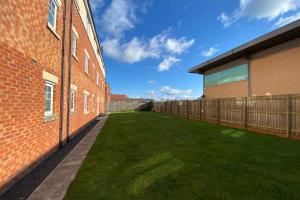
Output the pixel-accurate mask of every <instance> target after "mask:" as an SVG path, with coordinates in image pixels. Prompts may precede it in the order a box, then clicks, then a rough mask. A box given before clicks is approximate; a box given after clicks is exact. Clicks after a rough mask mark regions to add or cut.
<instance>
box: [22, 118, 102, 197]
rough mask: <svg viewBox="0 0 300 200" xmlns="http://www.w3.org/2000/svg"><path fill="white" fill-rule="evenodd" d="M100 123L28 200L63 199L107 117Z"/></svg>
mask: <svg viewBox="0 0 300 200" xmlns="http://www.w3.org/2000/svg"><path fill="white" fill-rule="evenodd" d="M99 119H100V121H99V122H98V123H97V124H96V125H95V126H94V127H93V128H92V130H91V131H90V132H89V133H88V134H87V135H86V136H85V137H84V138H83V139H82V140H81V141H80V143H79V144H78V145H77V146H76V147H75V148H74V149H73V150H72V151H71V152H70V153H69V155H67V156H66V157H65V158H64V159H63V160H62V162H61V163H59V165H58V166H57V167H56V168H55V169H54V170H53V171H52V172H51V173H50V174H49V176H48V177H47V178H46V179H45V180H44V181H43V182H42V183H41V184H40V185H39V186H38V187H37V188H36V190H35V191H34V192H33V193H32V194H31V195H30V196H29V198H28V199H29V200H60V199H63V198H64V196H65V193H66V192H67V189H68V187H69V185H70V184H71V182H72V181H73V180H74V178H75V176H76V173H77V172H78V170H79V168H80V166H81V164H82V163H83V161H84V159H85V158H86V155H87V153H88V152H89V150H90V148H91V147H92V145H93V143H94V141H95V140H96V137H97V135H98V134H99V133H100V130H101V129H102V127H103V125H104V123H105V121H106V119H107V117H100V118H99Z"/></svg>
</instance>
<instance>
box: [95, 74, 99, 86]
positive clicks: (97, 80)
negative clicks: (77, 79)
mask: <svg viewBox="0 0 300 200" xmlns="http://www.w3.org/2000/svg"><path fill="white" fill-rule="evenodd" d="M96 84H97V85H99V72H97V78H96Z"/></svg>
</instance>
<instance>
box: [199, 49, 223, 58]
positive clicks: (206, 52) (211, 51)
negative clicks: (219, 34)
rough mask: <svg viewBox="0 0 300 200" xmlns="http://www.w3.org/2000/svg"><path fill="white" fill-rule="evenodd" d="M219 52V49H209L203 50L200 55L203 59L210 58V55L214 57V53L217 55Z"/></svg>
mask: <svg viewBox="0 0 300 200" xmlns="http://www.w3.org/2000/svg"><path fill="white" fill-rule="evenodd" d="M218 51H219V49H217V48H215V47H210V48H209V49H206V50H203V51H202V52H201V55H202V56H204V57H210V56H212V55H214V54H215V53H217V52H218Z"/></svg>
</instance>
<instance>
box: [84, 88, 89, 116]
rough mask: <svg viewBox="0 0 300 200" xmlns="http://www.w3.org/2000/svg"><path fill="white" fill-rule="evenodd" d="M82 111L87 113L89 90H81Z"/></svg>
mask: <svg viewBox="0 0 300 200" xmlns="http://www.w3.org/2000/svg"><path fill="white" fill-rule="evenodd" d="M83 111H84V114H87V113H89V92H87V91H84V92H83Z"/></svg>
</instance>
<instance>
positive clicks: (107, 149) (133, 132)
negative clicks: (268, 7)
mask: <svg viewBox="0 0 300 200" xmlns="http://www.w3.org/2000/svg"><path fill="white" fill-rule="evenodd" d="M65 199H89V200H92V199H99V200H100V199H105V200H106V199H107V200H114V199H122V200H127V199H128V200H135V199H138V200H143V199H154V200H165V199H170V200H177V199H178V200H184V199H187V200H192V199H203V200H210V199H213V200H215V199H230V200H232V199H238V200H241V199H243V200H245V199H253V200H259V199H272V200H274V199H278V200H279V199H289V200H292V199H300V142H298V141H290V140H287V139H282V138H277V137H273V136H266V135H260V134H255V133H250V132H246V131H242V130H238V129H232V128H227V127H222V126H218V125H212V124H208V123H204V122H199V121H193V120H188V119H183V118H178V117H172V116H164V115H161V114H158V113H150V112H146V113H141V112H131V113H116V114H111V115H110V117H109V119H108V121H107V122H106V124H105V126H104V128H103V129H102V132H101V134H100V135H99V136H98V138H97V140H96V142H95V143H94V145H93V147H92V149H91V150H90V152H89V154H88V156H87V158H86V160H85V162H84V163H83V165H82V166H81V168H80V170H79V173H78V174H77V176H76V179H75V180H74V181H73V183H72V184H71V186H70V188H69V189H68V192H67V194H66V196H65Z"/></svg>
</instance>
